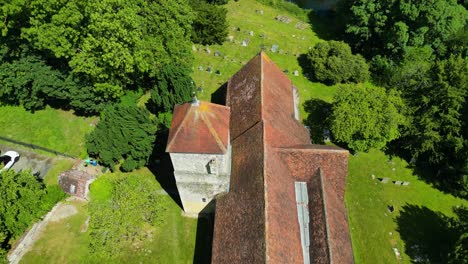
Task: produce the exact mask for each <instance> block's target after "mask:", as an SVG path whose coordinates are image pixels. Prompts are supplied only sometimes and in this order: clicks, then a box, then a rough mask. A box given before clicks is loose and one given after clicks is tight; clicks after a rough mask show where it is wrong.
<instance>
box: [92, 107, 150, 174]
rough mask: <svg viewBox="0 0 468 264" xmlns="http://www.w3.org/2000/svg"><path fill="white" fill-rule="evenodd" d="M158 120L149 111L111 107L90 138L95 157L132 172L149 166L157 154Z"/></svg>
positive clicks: (106, 163)
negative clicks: (155, 146) (150, 159)
mask: <svg viewBox="0 0 468 264" xmlns="http://www.w3.org/2000/svg"><path fill="white" fill-rule="evenodd" d="M157 128H158V120H157V119H156V118H152V117H151V116H150V112H149V111H148V110H146V109H145V108H141V107H138V106H136V105H134V106H122V105H114V106H108V107H107V108H106V109H104V111H103V112H102V113H101V120H100V121H99V123H98V124H97V126H96V128H95V129H94V130H93V132H91V133H90V134H89V135H88V136H87V139H86V147H87V149H88V153H89V154H90V155H91V156H94V157H98V158H99V160H100V162H101V163H102V164H104V165H106V166H109V167H111V169H114V167H115V165H116V164H119V163H120V162H122V163H121V170H123V171H131V170H134V169H137V168H140V167H142V166H144V165H146V164H147V162H148V158H149V156H150V155H151V153H152V151H153V146H154V142H155V138H156V136H155V135H156V131H157Z"/></svg>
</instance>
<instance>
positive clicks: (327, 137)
mask: <svg viewBox="0 0 468 264" xmlns="http://www.w3.org/2000/svg"><path fill="white" fill-rule="evenodd" d="M322 133H323V140H324V141H325V142H329V141H330V137H331V133H330V130H328V129H326V128H324V129H323V132H322Z"/></svg>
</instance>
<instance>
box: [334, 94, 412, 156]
mask: <svg viewBox="0 0 468 264" xmlns="http://www.w3.org/2000/svg"><path fill="white" fill-rule="evenodd" d="M404 108H405V106H404V103H403V100H402V99H401V98H400V96H399V95H398V93H397V92H396V91H395V90H390V91H388V92H387V91H385V89H384V88H380V87H363V86H362V85H341V86H340V87H339V88H338V92H337V94H336V96H335V97H334V102H333V107H332V116H331V118H330V122H331V132H332V133H333V136H334V138H335V140H337V141H338V142H343V143H346V144H347V145H348V147H349V148H351V149H353V150H355V151H368V150H369V149H370V148H377V149H382V148H384V147H385V146H386V144H387V143H388V142H390V141H392V140H394V139H396V138H398V137H399V136H400V132H399V130H400V126H402V125H404V124H405V123H406V118H405V116H404V115H403V111H404Z"/></svg>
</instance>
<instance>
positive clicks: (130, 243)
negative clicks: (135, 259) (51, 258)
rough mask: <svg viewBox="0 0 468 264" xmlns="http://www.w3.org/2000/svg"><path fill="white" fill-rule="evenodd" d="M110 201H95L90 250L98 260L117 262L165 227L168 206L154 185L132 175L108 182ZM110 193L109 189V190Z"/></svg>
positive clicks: (93, 203) (91, 208) (147, 180)
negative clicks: (165, 214) (126, 250)
mask: <svg viewBox="0 0 468 264" xmlns="http://www.w3.org/2000/svg"><path fill="white" fill-rule="evenodd" d="M107 184H109V185H110V186H111V190H112V191H111V196H110V199H106V200H91V202H90V204H89V213H90V216H91V220H90V225H89V234H90V239H91V240H90V249H91V252H92V253H93V254H94V255H95V256H96V257H97V258H98V259H106V260H110V259H115V258H118V257H119V254H122V250H123V249H126V248H131V249H132V250H137V248H138V244H139V243H141V242H142V241H143V240H144V239H145V238H147V237H149V236H151V235H152V231H153V230H152V229H151V227H154V226H157V225H159V224H160V223H161V221H162V218H161V214H162V213H163V211H164V210H165V206H164V205H163V204H162V203H161V200H160V198H159V197H158V193H157V190H158V188H157V186H156V185H155V183H154V181H151V180H150V179H149V178H147V177H144V176H136V175H129V176H126V177H122V178H118V179H114V180H112V181H107ZM106 189H108V188H106Z"/></svg>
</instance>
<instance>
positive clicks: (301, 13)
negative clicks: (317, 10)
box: [256, 0, 308, 21]
mask: <svg viewBox="0 0 468 264" xmlns="http://www.w3.org/2000/svg"><path fill="white" fill-rule="evenodd" d="M256 1H257V2H259V3H262V4H264V5H267V6H271V7H274V8H276V9H280V10H284V11H286V12H289V13H291V14H294V15H295V16H297V17H298V18H301V19H302V20H303V21H307V19H308V18H307V13H308V11H307V10H304V9H302V8H300V7H299V6H298V5H296V4H295V3H292V2H289V1H285V0H256Z"/></svg>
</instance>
